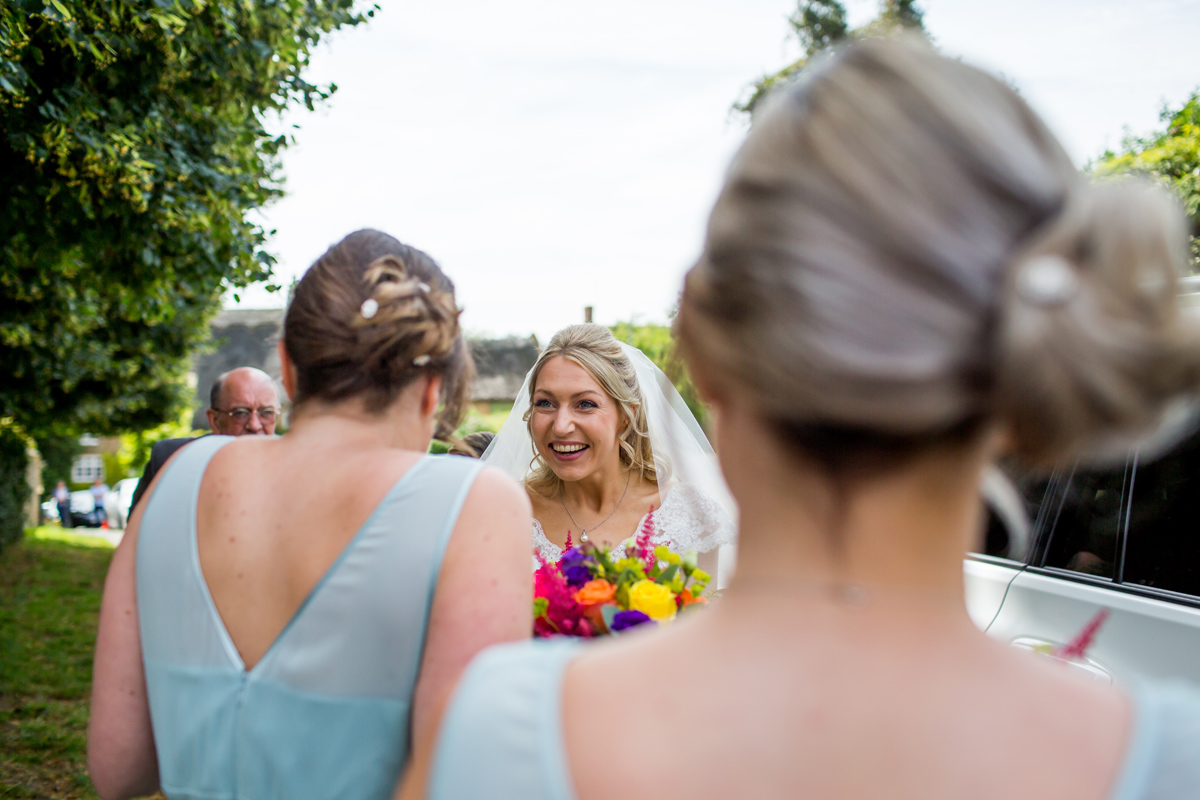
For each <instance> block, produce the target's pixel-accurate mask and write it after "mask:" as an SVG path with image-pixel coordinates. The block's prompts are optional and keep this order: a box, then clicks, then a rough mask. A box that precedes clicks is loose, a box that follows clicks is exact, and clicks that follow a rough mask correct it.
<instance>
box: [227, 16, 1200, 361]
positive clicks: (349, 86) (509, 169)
mask: <svg viewBox="0 0 1200 800" xmlns="http://www.w3.org/2000/svg"><path fill="white" fill-rule="evenodd" d="M379 5H380V6H381V9H380V11H379V12H378V13H377V14H376V15H375V18H374V19H373V20H371V21H370V23H368V24H367V25H364V26H360V27H358V28H355V29H351V30H347V31H341V32H338V33H336V34H334V35H333V36H331V37H329V38H328V39H327V40H326V41H325V42H323V43H321V44H320V45H319V46H318V47H317V48H316V50H315V51H314V53H313V56H312V60H311V67H310V72H309V75H308V79H309V80H310V81H313V82H334V83H336V84H337V86H338V91H337V92H336V93H335V94H334V96H333V98H332V99H331V100H330V101H328V102H327V103H325V104H324V105H323V106H321V107H320V108H319V109H318V110H317V111H316V112H315V113H314V112H308V111H306V110H304V109H299V110H297V111H294V112H291V113H289V114H288V115H287V116H286V117H285V118H284V119H283V120H282V121H280V123H279V124H280V125H283V126H285V127H287V129H289V130H292V131H293V132H294V133H295V135H296V139H297V144H296V145H295V146H293V147H292V148H290V149H289V150H287V151H286V154H285V156H284V159H283V167H284V174H285V176H286V190H287V195H286V196H285V197H284V198H283V199H281V200H279V201H277V202H276V203H274V204H273V205H271V206H269V207H267V208H266V209H265V210H263V211H262V212H261V215H260V217H259V218H258V219H259V221H261V223H262V224H263V225H264V227H265V228H266V229H267V230H273V231H274V234H273V235H272V236H271V237H270V240H269V243H268V249H269V250H270V251H271V252H272V253H273V254H274V255H275V256H276V257H277V258H278V259H279V263H278V265H277V267H276V270H275V273H276V274H275V281H276V282H278V283H281V284H283V285H284V286H286V285H287V284H289V283H290V282H291V281H292V280H293V278H294V277H296V276H299V275H301V274H302V273H303V272H304V270H305V269H306V268H307V267H308V265H309V264H310V263H312V261H314V260H315V259H316V258H317V257H318V256H319V255H320V254H321V253H322V252H324V250H325V249H326V248H327V247H328V246H329V245H331V244H333V243H334V242H336V241H337V240H338V239H340V238H341V237H342V236H344V235H346V234H347V233H350V232H351V231H354V230H357V229H359V228H364V227H374V228H378V229H380V230H384V231H386V232H388V233H390V234H392V235H393V236H395V237H397V238H398V239H400V240H401V241H403V242H405V243H406V244H410V245H413V246H415V247H418V248H420V249H422V250H424V251H426V252H427V253H429V254H430V255H432V256H433V257H434V258H435V259H436V260H437V261H438V263H439V264H440V265H441V266H442V268H443V269H444V270H445V272H446V273H447V274H448V275H449V276H450V277H451V278H452V279H453V280H454V282H455V283H456V285H457V287H458V300H459V304H460V305H461V306H463V307H464V309H465V310H464V313H463V324H464V327H465V328H466V330H467V332H468V334H470V335H474V336H528V335H530V334H534V335H536V336H537V337H538V339H539V341H540V342H541V343H543V344H544V343H545V342H547V341H548V340H549V337H550V335H551V334H553V333H554V331H556V330H558V329H559V328H561V327H563V326H565V325H568V324H571V323H573V322H580V321H582V319H583V308H584V306H587V305H591V306H594V308H595V320H596V321H597V322H601V323H605V324H612V323H615V322H618V321H630V320H632V321H634V322H637V323H652V322H657V323H663V322H666V321H667V320H668V316H669V314H670V311H671V309H672V308H673V306H674V304H675V301H676V297H677V295H678V292H679V288H680V285H681V282H682V278H683V274H684V272H685V271H686V270H687V268H688V267H689V266H690V265H691V264H692V263H693V261H694V260H695V258H696V256H697V255H698V253H699V250H700V246H701V243H702V240H703V234H704V225H705V222H706V218H707V214H708V210H709V208H710V207H711V205H712V202H713V200H714V199H715V197H716V193H717V191H718V189H719V187H720V181H721V178H722V175H723V172H724V170H725V168H726V166H727V164H728V162H729V159H730V158H731V156H732V155H733V153H734V151H735V150H736V148H737V146H738V145H739V143H740V142H741V140H742V138H743V137H744V135H745V132H746V127H747V126H746V122H745V120H743V119H741V118H740V117H738V116H736V115H731V114H730V106H731V104H732V103H733V101H734V100H736V99H737V98H738V97H739V96H740V95H741V94H742V93H743V92H744V91H745V88H746V87H747V86H748V85H749V84H750V83H751V82H752V81H753V80H754V79H756V78H758V77H760V76H762V75H764V74H767V73H770V72H774V71H776V70H777V69H779V68H780V67H782V66H784V65H785V64H787V63H790V62H791V61H792V60H794V59H795V58H796V57H797V56H798V55H799V47H798V45H797V44H796V43H795V41H794V40H792V39H791V38H790V35H789V33H790V29H789V26H788V25H787V16H788V15H789V14H790V13H791V12H792V11H793V10H794V8H795V0H686V1H684V0H608V2H605V3H569V2H563V0H506V2H495V0H490V1H488V0H437V1H436V2H435V0H424V1H423V2H400V0H379ZM845 5H846V7H847V9H848V12H849V15H850V22H851V24H852V25H859V24H862V23H865V22H867V21H869V20H870V19H871V18H872V17H873V16H874V15H875V13H876V11H877V8H878V3H877V2H876V0H849V2H846V3H845ZM919 5H920V7H921V8H922V9H923V10H924V11H925V24H926V28H927V29H928V31H929V32H930V33H931V34H932V36H933V38H934V40H935V42H936V44H937V45H938V47H939V48H940V49H941V50H942V51H943V52H944V53H946V54H949V55H954V56H959V57H962V58H963V59H964V60H966V61H968V62H970V63H972V64H975V65H977V66H980V67H982V68H984V69H987V70H989V71H991V72H993V73H996V74H999V75H1001V76H1003V77H1004V78H1005V79H1006V80H1008V81H1009V82H1010V83H1011V84H1012V85H1013V86H1015V87H1016V88H1017V89H1018V91H1020V92H1021V94H1022V95H1023V96H1024V97H1025V98H1026V99H1027V100H1028V101H1029V102H1030V103H1031V104H1032V105H1033V107H1034V108H1035V109H1036V110H1037V111H1038V112H1039V113H1041V114H1042V115H1043V116H1044V117H1045V118H1046V120H1047V121H1048V122H1049V124H1050V126H1051V127H1052V128H1053V129H1054V130H1055V131H1056V132H1057V133H1058V135H1059V136H1060V137H1061V139H1062V141H1063V143H1064V145H1065V146H1066V148H1067V150H1068V152H1070V153H1071V155H1072V157H1073V158H1074V159H1075V160H1076V161H1077V163H1079V164H1080V165H1081V166H1082V165H1083V164H1085V163H1086V162H1087V161H1088V160H1089V159H1090V158H1094V157H1095V156H1097V155H1099V154H1100V153H1101V152H1103V151H1104V149H1105V148H1108V147H1116V146H1117V145H1119V143H1120V141H1121V138H1122V135H1123V133H1124V132H1125V131H1127V130H1128V131H1132V132H1134V133H1143V132H1146V131H1148V130H1150V129H1152V128H1154V127H1155V126H1156V125H1158V114H1159V111H1160V109H1161V108H1162V106H1163V104H1164V103H1167V104H1172V105H1179V104H1180V103H1182V102H1183V100H1184V99H1186V97H1187V96H1188V95H1189V93H1190V92H1191V91H1192V90H1193V89H1195V88H1197V87H1198V86H1200V47H1197V42H1200V2H1195V1H1194V0H1191V1H1189V2H1184V1H1183V0H1139V2H1137V3H1134V2H1131V0H1124V1H1123V2H1117V1H1116V0H991V2H986V3H985V2H980V1H978V0H924V2H922V3H920V4H919ZM293 125H295V126H298V127H296V128H292V127H291V126H293ZM239 294H240V303H238V302H234V300H233V297H232V296H230V297H229V298H228V300H227V306H229V307H241V308H269V307H278V306H280V305H282V302H283V297H282V296H281V295H280V294H269V293H267V292H266V291H265V290H264V289H263V288H261V287H251V288H249V289H248V290H243V291H241V292H240V293H239Z"/></svg>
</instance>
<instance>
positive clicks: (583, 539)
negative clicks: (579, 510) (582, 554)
mask: <svg viewBox="0 0 1200 800" xmlns="http://www.w3.org/2000/svg"><path fill="white" fill-rule="evenodd" d="M632 477H633V470H629V471H628V472H626V473H625V491H623V492H621V499H620V500H618V501H617V505H616V507H615V508H613V510H612V514H609V515H608V516H607V517H605V518H604V519H602V520H600V521H599V522H597V523H596V524H595V525H593V526H592V527H590V528H587V529H586V530H585V529H584V527H583V526H582V525H580V524H579V523H578V522H576V521H575V515H574V514H572V513H571V509H569V508H567V501H566V499H565V498H564V497H563V493H562V488H561V487H560V488H559V490H558V502H560V503H562V507H563V511H565V512H567V516H568V517H570V519H571V524H572V525H574V526H575V527H576V528H579V541H581V542H586V541H587V540H588V535H587V532H588V531H594V530H596V528H599V527H600V526H601V525H603V524H604V523H606V522H608V521H609V520H610V519H612V518H613V514H616V513H617V511H618V510H619V509H620V508H621V503H624V502H625V495H627V494H629V481H630V479H631V478H632Z"/></svg>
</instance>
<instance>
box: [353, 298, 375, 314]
mask: <svg viewBox="0 0 1200 800" xmlns="http://www.w3.org/2000/svg"><path fill="white" fill-rule="evenodd" d="M358 313H360V314H362V317H363V319H370V318H371V317H373V316H375V315H376V314H378V313H379V303H378V302H377V301H376V300H375V298H374V297H368V298H367V299H366V300H363V304H362V305H361V306H359V307H358Z"/></svg>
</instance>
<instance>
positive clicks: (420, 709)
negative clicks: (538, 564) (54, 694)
mask: <svg viewBox="0 0 1200 800" xmlns="http://www.w3.org/2000/svg"><path fill="white" fill-rule="evenodd" d="M458 314H459V312H458V307H457V305H456V303H455V299H454V286H453V284H451V282H450V279H449V278H447V277H446V276H445V275H444V274H443V273H442V271H441V270H440V269H439V268H438V266H437V264H435V263H434V262H433V260H432V259H430V258H429V256H427V255H425V254H424V253H422V252H421V251H419V250H415V249H413V248H411V247H408V246H406V245H403V244H401V243H400V242H398V241H396V240H395V239H393V238H392V237H390V236H388V235H386V234H383V233H380V232H378V231H371V230H364V231H359V232H357V233H353V234H351V235H350V236H347V237H346V238H345V239H343V240H342V241H341V242H340V243H338V244H337V245H335V246H334V247H332V248H330V250H329V251H328V252H327V253H325V255H323V256H322V257H321V258H320V259H318V260H317V262H316V263H315V264H313V266H312V267H311V268H310V269H309V270H308V272H307V273H306V274H305V276H304V278H303V279H302V280H301V281H300V283H299V284H298V285H297V286H296V291H295V295H294V298H293V300H292V303H291V305H290V306H289V308H288V312H287V317H286V320H285V322H284V335H283V341H282V342H281V343H280V348H279V356H280V359H281V361H282V365H283V382H284V386H285V387H286V388H287V391H288V394H289V396H290V397H291V398H292V403H293V406H292V408H293V411H292V420H291V422H292V424H291V428H290V430H289V431H288V433H287V434H286V435H285V436H283V437H282V438H267V437H242V438H239V439H234V438H232V437H226V436H210V437H206V438H204V439H199V440H197V441H196V442H195V443H193V444H191V445H189V446H188V447H186V448H184V449H183V450H181V451H180V452H179V453H178V454H176V455H175V456H174V457H173V458H172V460H171V461H170V462H168V464H167V466H166V468H165V469H164V470H163V471H161V472H159V474H158V476H157V477H156V479H155V481H154V482H153V484H152V485H151V487H150V491H149V494H148V495H147V497H146V502H143V503H141V504H140V505H139V506H138V509H137V510H136V511H135V512H134V514H133V517H132V519H131V521H130V524H129V528H128V530H127V531H126V533H125V538H124V540H123V541H122V542H121V545H120V547H118V548H117V551H116V553H115V555H114V557H113V561H112V566H111V568H110V570H109V575H108V580H107V582H106V583H105V587H104V599H103V605H102V607H101V610H100V632H99V637H98V639H97V643H96V659H95V673H94V680H93V688H92V708H91V723H90V726H89V730H88V769H89V772H90V773H91V777H92V781H93V783H94V784H95V786H96V789H97V791H98V792H99V794H100V796H101V797H103V798H105V800H109V799H110V798H125V797H133V796H141V795H144V794H150V793H152V792H155V791H157V790H158V789H159V788H160V787H161V789H162V791H163V792H164V793H165V794H166V795H167V796H168V797H170V798H172V800H175V798H205V799H206V800H216V799H217V798H231V799H232V798H235V797H254V798H268V797H278V798H330V797H355V798H381V797H387V796H388V794H389V793H390V792H391V791H392V789H393V788H394V787H395V784H396V781H397V779H398V777H399V775H400V772H401V769H402V768H403V766H404V763H405V761H406V760H407V757H408V752H409V736H410V731H411V732H412V734H413V735H415V736H418V737H419V736H422V735H423V734H425V733H426V731H428V730H429V728H430V726H431V722H432V720H433V711H434V709H435V706H436V702H437V701H438V700H439V699H440V698H441V697H442V696H443V695H444V694H445V693H446V692H447V691H448V690H449V689H450V687H452V686H453V685H454V683H455V681H456V680H457V678H458V675H459V673H460V672H461V670H462V669H463V667H464V666H465V665H466V664H467V662H468V661H469V660H470V659H471V657H472V656H474V655H475V653H476V652H478V651H479V650H480V649H481V648H483V647H486V646H487V645H490V644H495V643H497V642H508V641H515V640H518V639H526V638H528V637H529V614H530V612H529V598H530V593H531V591H532V586H531V581H530V576H529V544H528V542H529V538H528V537H529V501H528V500H527V499H526V498H525V494H524V492H523V491H522V490H521V488H520V487H518V486H517V485H516V484H515V483H514V482H513V481H512V480H510V479H509V478H508V477H506V476H504V475H502V474H501V473H500V472H498V471H496V470H492V469H486V468H483V467H482V465H481V464H480V462H478V461H475V460H472V459H466V458H457V457H428V456H426V455H425V453H426V451H427V450H428V449H429V442H430V438H431V436H432V434H433V433H434V429H435V428H439V429H441V430H453V428H454V426H455V425H456V423H457V421H458V419H459V417H460V416H461V413H462V411H463V408H464V404H465V391H466V386H467V382H468V380H469V378H470V376H471V374H472V366H471V360H470V356H469V355H468V353H467V349H466V345H465V343H464V341H463V337H462V333H461V331H460V329H459V323H458Z"/></svg>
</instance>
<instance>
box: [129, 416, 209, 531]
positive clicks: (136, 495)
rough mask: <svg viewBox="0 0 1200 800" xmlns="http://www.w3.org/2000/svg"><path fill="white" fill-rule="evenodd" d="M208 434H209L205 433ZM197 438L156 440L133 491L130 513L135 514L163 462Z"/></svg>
mask: <svg viewBox="0 0 1200 800" xmlns="http://www.w3.org/2000/svg"><path fill="white" fill-rule="evenodd" d="M205 435H206V436H207V435H208V434H205ZM194 441H196V440H195V439H192V438H186V439H163V440H162V441H161V442H155V443H154V446H153V447H151V448H150V460H149V461H147V462H146V469H145V471H144V472H142V479H141V480H140V481H138V485H137V489H134V491H133V502H131V503H130V504H129V513H130V514H133V510H134V509H135V508H137V504H138V501H140V500H141V499H142V495H144V494H145V493H146V489H148V488H149V487H150V481H152V480H154V476H155V475H157V474H158V471H159V470H160V469H162V466H163V464H165V463H167V459H168V458H170V457H171V456H173V455H174V454H175V451H176V450H178V449H179V448H181V447H183V446H184V445H185V444H187V443H188V442H194Z"/></svg>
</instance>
